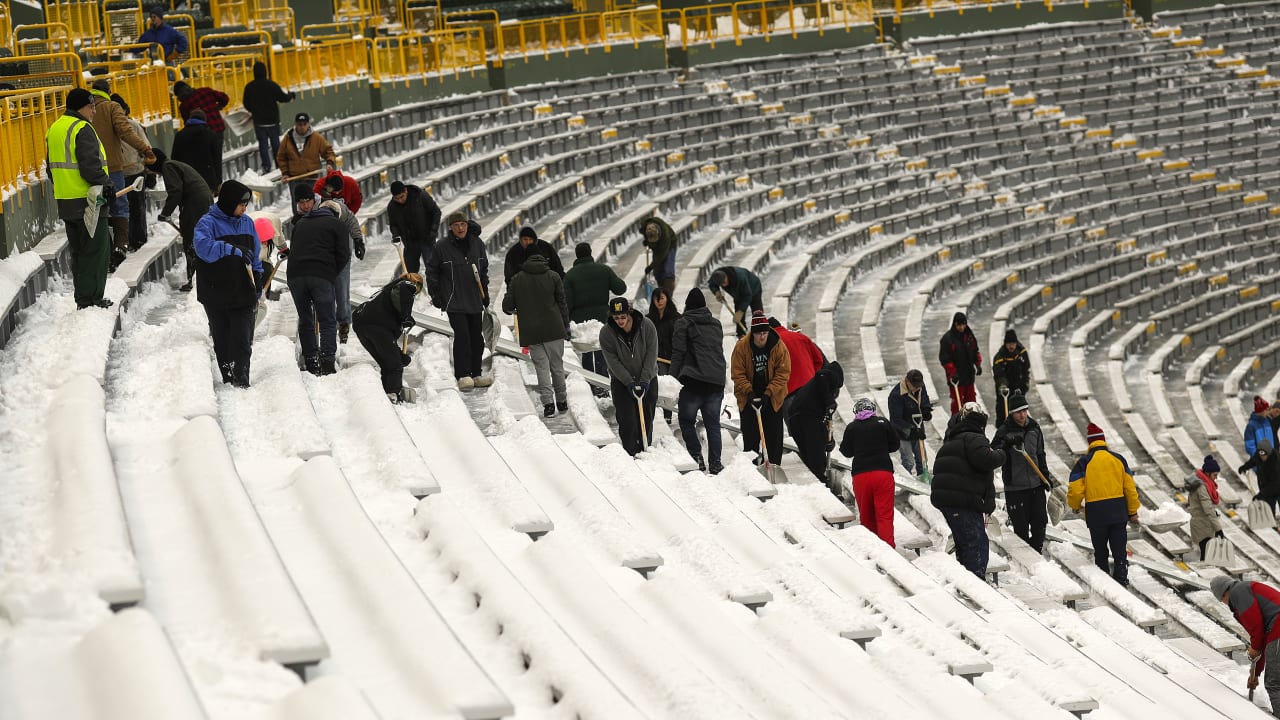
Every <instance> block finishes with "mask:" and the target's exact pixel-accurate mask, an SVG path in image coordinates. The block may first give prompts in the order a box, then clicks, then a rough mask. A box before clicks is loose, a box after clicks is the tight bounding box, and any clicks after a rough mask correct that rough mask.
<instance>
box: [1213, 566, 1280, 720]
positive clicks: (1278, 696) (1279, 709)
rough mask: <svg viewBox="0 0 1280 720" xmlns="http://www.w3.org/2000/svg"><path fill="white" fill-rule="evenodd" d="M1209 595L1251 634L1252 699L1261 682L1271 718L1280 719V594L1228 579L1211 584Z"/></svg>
mask: <svg viewBox="0 0 1280 720" xmlns="http://www.w3.org/2000/svg"><path fill="white" fill-rule="evenodd" d="M1209 591H1210V592H1212V593H1213V596H1214V597H1215V598H1217V599H1218V600H1219V601H1221V602H1222V604H1224V605H1226V606H1227V607H1229V608H1230V609H1231V614H1232V615H1234V616H1235V618H1236V621H1237V622H1239V623H1240V625H1241V626H1242V627H1243V628H1244V629H1245V631H1246V632H1248V633H1249V660H1250V662H1251V667H1250V669H1249V684H1248V688H1249V699H1250V700H1252V699H1253V690H1254V688H1256V687H1257V686H1258V678H1259V677H1261V678H1262V686H1263V687H1264V688H1266V690H1267V697H1269V698H1270V699H1271V714H1272V715H1275V716H1276V717H1280V642H1277V640H1280V622H1276V618H1277V616H1280V590H1276V589H1275V588H1273V587H1271V586H1270V585H1267V584H1266V583H1260V582H1245V581H1243V580H1236V579H1235V578H1232V577H1229V576H1227V575H1218V576H1216V577H1214V578H1213V580H1211V581H1209Z"/></svg>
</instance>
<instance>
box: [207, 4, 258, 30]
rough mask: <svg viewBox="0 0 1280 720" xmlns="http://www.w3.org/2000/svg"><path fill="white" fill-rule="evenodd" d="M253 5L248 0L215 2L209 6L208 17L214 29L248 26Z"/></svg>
mask: <svg viewBox="0 0 1280 720" xmlns="http://www.w3.org/2000/svg"><path fill="white" fill-rule="evenodd" d="M252 5H253V3H252V2H251V1H250V0H215V2H213V3H211V4H210V6H209V15H210V16H211V17H212V18H213V24H214V26H216V27H226V26H227V25H246V26H247V25H248V24H249V17H250V16H251V15H252V14H253V7H252Z"/></svg>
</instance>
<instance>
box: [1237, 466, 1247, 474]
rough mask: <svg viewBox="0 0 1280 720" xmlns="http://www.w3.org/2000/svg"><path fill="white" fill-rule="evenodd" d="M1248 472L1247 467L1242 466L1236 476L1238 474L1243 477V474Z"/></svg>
mask: <svg viewBox="0 0 1280 720" xmlns="http://www.w3.org/2000/svg"><path fill="white" fill-rule="evenodd" d="M1246 470H1247V468H1246V467H1245V466H1243V465H1241V466H1240V467H1238V468H1236V474H1237V475H1243V474H1244V473H1245V471H1246Z"/></svg>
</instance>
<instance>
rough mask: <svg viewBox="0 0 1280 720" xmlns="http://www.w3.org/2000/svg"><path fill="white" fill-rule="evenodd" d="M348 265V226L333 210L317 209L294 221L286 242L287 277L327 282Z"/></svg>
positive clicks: (349, 253) (336, 276)
mask: <svg viewBox="0 0 1280 720" xmlns="http://www.w3.org/2000/svg"><path fill="white" fill-rule="evenodd" d="M349 262H351V242H350V240H349V237H348V235H347V227H346V226H345V225H343V224H342V221H341V220H339V219H338V218H337V216H336V215H334V214H333V211H332V210H329V209H328V208H324V207H318V208H316V209H314V210H312V211H311V212H310V213H307V214H306V215H303V216H302V217H300V218H298V219H297V220H296V221H294V226H293V237H292V238H290V240H289V276H290V277H318V278H324V279H325V280H328V281H329V282H334V281H336V280H337V279H338V271H339V270H341V269H342V268H344V267H346V265H347V263H349Z"/></svg>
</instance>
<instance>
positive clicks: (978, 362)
mask: <svg viewBox="0 0 1280 720" xmlns="http://www.w3.org/2000/svg"><path fill="white" fill-rule="evenodd" d="M973 364H974V365H981V364H982V353H981V352H979V353H978V354H977V356H976V357H975V359H974V362H973Z"/></svg>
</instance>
